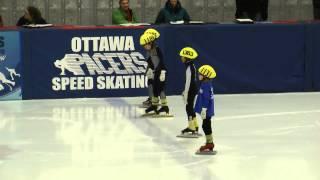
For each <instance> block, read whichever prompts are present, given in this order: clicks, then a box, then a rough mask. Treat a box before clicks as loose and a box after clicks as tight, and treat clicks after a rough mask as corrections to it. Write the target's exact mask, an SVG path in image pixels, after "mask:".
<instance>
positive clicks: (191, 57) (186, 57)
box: [177, 47, 199, 138]
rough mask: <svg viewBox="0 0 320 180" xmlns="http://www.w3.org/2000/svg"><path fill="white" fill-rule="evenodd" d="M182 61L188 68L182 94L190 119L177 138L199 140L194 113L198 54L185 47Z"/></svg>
mask: <svg viewBox="0 0 320 180" xmlns="http://www.w3.org/2000/svg"><path fill="white" fill-rule="evenodd" d="M180 57H181V61H182V62H183V63H184V65H185V68H186V79H185V86H184V91H183V93H182V96H183V100H184V103H185V104H186V113H187V117H188V127H187V128H185V129H183V130H182V131H181V135H178V136H177V137H185V138H198V137H199V133H198V129H199V125H198V121H197V118H196V113H195V112H194V108H193V105H194V99H195V97H196V95H197V93H198V87H197V82H196V79H197V70H196V67H195V65H194V61H195V60H196V58H197V57H198V53H197V51H196V50H195V49H193V48H191V47H185V48H183V49H182V50H181V51H180Z"/></svg>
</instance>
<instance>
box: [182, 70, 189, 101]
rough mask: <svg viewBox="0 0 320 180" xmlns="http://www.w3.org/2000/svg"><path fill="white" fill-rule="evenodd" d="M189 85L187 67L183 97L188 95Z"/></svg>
mask: <svg viewBox="0 0 320 180" xmlns="http://www.w3.org/2000/svg"><path fill="white" fill-rule="evenodd" d="M190 83H191V70H190V67H188V68H187V70H186V83H185V85H184V91H183V92H184V94H185V95H188V93H189V89H190Z"/></svg>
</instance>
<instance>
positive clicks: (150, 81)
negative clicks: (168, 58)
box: [142, 28, 160, 108]
mask: <svg viewBox="0 0 320 180" xmlns="http://www.w3.org/2000/svg"><path fill="white" fill-rule="evenodd" d="M144 34H152V35H154V36H155V38H156V39H155V41H156V40H157V39H158V38H159V37H160V33H159V32H158V31H157V30H156V29H153V28H149V29H147V30H146V31H145V32H144ZM148 54H149V53H148ZM147 63H148V66H147V69H146V76H147V78H148V82H147V83H148V96H149V97H148V98H147V100H146V101H144V102H142V105H143V107H145V108H148V107H150V106H151V105H152V102H151V100H152V97H153V96H154V94H153V78H154V73H153V69H154V68H153V64H152V60H151V58H147Z"/></svg>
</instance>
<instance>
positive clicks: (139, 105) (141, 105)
mask: <svg viewBox="0 0 320 180" xmlns="http://www.w3.org/2000/svg"><path fill="white" fill-rule="evenodd" d="M155 105H156V106H159V105H160V104H155ZM137 106H138V108H148V107H150V105H144V104H137Z"/></svg>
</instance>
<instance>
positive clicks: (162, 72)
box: [140, 33, 169, 115]
mask: <svg viewBox="0 0 320 180" xmlns="http://www.w3.org/2000/svg"><path fill="white" fill-rule="evenodd" d="M155 40H156V36H155V35H154V34H152V33H144V34H143V35H141V37H140V45H141V46H143V47H144V49H145V50H147V53H148V54H149V58H148V60H147V62H150V66H149V67H150V69H151V70H153V82H152V85H153V86H152V87H153V97H152V99H151V105H150V106H149V107H148V108H147V109H146V110H145V113H146V114H149V113H150V112H154V113H155V114H157V115H158V114H160V113H162V112H165V113H166V115H169V107H168V105H167V98H166V94H165V85H166V72H167V69H166V67H165V65H164V62H163V55H162V52H161V50H160V48H159V47H158V46H157V45H156V44H155ZM159 97H160V101H161V104H160V106H161V108H160V109H158V105H159Z"/></svg>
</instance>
